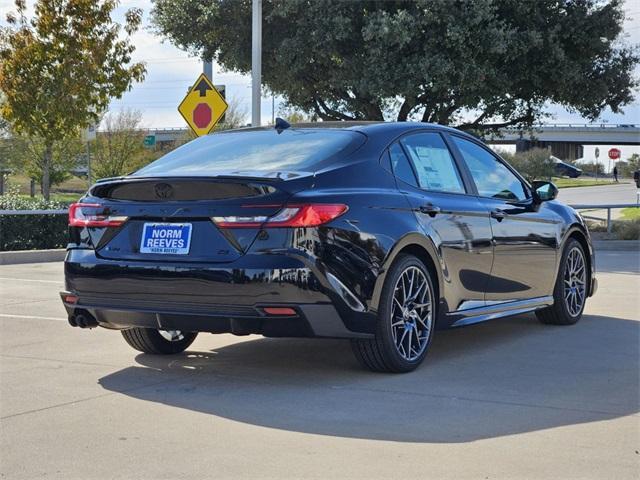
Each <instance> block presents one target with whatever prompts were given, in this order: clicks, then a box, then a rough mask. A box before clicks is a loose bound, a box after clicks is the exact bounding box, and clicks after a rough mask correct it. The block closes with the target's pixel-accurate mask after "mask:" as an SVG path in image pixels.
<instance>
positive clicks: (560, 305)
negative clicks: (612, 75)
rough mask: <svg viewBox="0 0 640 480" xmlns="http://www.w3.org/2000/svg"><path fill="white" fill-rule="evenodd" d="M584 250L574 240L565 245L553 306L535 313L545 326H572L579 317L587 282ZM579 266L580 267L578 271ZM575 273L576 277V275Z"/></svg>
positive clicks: (581, 311)
mask: <svg viewBox="0 0 640 480" xmlns="http://www.w3.org/2000/svg"><path fill="white" fill-rule="evenodd" d="M586 258H587V257H586V254H585V251H584V248H582V245H581V244H580V242H578V241H577V240H575V239H573V238H571V239H569V241H568V242H567V245H566V246H565V248H564V250H563V252H562V258H561V259H560V268H559V271H558V276H557V278H556V284H555V287H554V290H553V305H551V306H549V307H546V308H544V309H542V310H538V311H536V316H537V317H538V320H540V321H541V322H542V323H545V324H548V325H573V324H574V323H576V322H577V321H578V320H580V318H581V317H582V313H583V312H584V307H585V304H586V301H587V295H588V291H589V283H588V282H589V281H590V278H591V275H590V272H589V265H588V263H587V260H586ZM580 264H581V267H580ZM576 271H577V273H576Z"/></svg>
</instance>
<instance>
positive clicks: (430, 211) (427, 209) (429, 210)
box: [418, 203, 442, 217]
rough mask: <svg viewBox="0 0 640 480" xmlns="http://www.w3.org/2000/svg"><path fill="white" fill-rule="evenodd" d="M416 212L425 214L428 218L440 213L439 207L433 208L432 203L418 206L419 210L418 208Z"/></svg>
mask: <svg viewBox="0 0 640 480" xmlns="http://www.w3.org/2000/svg"><path fill="white" fill-rule="evenodd" d="M418 210H420V213H426V214H427V215H429V216H430V217H435V216H436V215H437V214H438V213H440V212H441V211H442V210H441V209H440V207H437V206H435V205H434V204H433V203H427V204H425V205H420V208H418Z"/></svg>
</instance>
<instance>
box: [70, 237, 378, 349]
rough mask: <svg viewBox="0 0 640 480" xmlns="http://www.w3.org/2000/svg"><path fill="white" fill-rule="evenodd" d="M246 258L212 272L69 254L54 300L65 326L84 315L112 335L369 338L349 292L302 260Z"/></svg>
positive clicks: (366, 320)
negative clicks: (137, 331) (135, 330)
mask: <svg viewBox="0 0 640 480" xmlns="http://www.w3.org/2000/svg"><path fill="white" fill-rule="evenodd" d="M252 257H253V258H243V260H244V261H236V262H233V263H232V264H217V265H214V266H212V265H210V264H194V263H191V264H175V263H167V264H158V263H155V262H154V263H151V262H131V261H114V260H105V259H101V258H99V257H97V256H96V254H95V252H94V251H93V250H88V249H72V250H69V251H68V254H67V258H66V260H65V281H66V292H62V293H61V296H62V300H63V303H64V306H65V308H66V310H67V313H68V315H69V318H70V323H72V324H74V323H75V322H74V318H75V317H76V316H78V315H84V316H87V317H88V318H91V319H92V321H91V322H89V326H95V325H96V324H97V325H100V326H103V327H106V328H114V329H123V328H130V327H145V328H157V329H162V330H174V329H175V330H186V331H202V332H212V333H233V334H236V335H246V334H252V333H256V334H262V335H265V336H274V337H275V336H278V337H332V338H353V337H363V336H364V337H366V336H370V334H371V332H372V331H373V328H374V325H375V316H373V315H372V314H371V313H367V312H365V311H356V310H354V309H353V305H350V303H351V304H353V301H352V299H350V298H349V297H348V295H349V293H348V292H347V293H346V294H345V292H344V291H341V290H342V289H335V288H333V287H332V284H331V280H329V279H328V278H327V277H325V276H324V275H322V274H321V273H319V272H318V271H317V269H315V268H313V266H309V265H307V264H306V263H305V262H304V260H303V259H297V258H292V257H290V256H284V255H283V256H280V255H264V256H256V255H254V256H252ZM249 265H251V267H252V268H249ZM256 267H259V268H256ZM69 295H72V296H73V297H75V298H73V301H72V302H70V301H65V299H66V298H67V297H68V296H69ZM345 296H346V299H345ZM345 300H346V301H345ZM265 307H287V308H291V309H293V310H294V311H295V314H286V315H272V314H269V313H267V312H265V310H264V308H265ZM94 320H95V321H94Z"/></svg>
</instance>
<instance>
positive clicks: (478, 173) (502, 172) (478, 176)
mask: <svg viewBox="0 0 640 480" xmlns="http://www.w3.org/2000/svg"><path fill="white" fill-rule="evenodd" d="M451 138H453V141H454V142H455V144H456V146H457V147H458V149H459V150H460V153H461V154H462V157H463V158H464V161H465V162H466V163H467V166H468V167H469V170H471V176H472V177H473V181H474V182H475V184H476V187H477V188H478V194H479V195H480V196H481V197H491V198H499V199H501V200H508V201H520V200H526V199H527V198H528V195H527V191H526V190H525V187H524V185H523V184H522V182H521V181H520V179H519V178H518V177H516V176H515V175H514V173H513V172H512V171H511V170H509V169H508V168H507V167H506V166H505V165H504V164H503V163H502V162H501V161H500V160H498V159H497V158H496V157H494V156H493V155H492V154H491V153H489V152H488V151H486V150H485V149H484V148H482V147H480V146H478V145H476V144H475V143H473V142H470V141H468V140H465V139H463V138H460V137H456V136H453V135H452V136H451Z"/></svg>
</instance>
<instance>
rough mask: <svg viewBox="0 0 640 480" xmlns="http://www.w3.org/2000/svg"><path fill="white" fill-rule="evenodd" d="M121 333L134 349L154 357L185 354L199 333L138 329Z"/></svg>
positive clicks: (129, 329)
mask: <svg viewBox="0 0 640 480" xmlns="http://www.w3.org/2000/svg"><path fill="white" fill-rule="evenodd" d="M121 333H122V336H123V337H124V339H125V341H126V342H127V343H128V344H129V345H131V346H132V347H133V348H135V349H136V350H139V351H141V352H143V353H151V354H154V355H173V354H175V353H180V352H184V351H185V350H186V349H187V348H189V345H191V344H192V343H193V341H194V340H195V339H196V336H197V335H198V332H182V331H180V330H170V331H165V330H162V331H161V330H154V329H152V328H138V327H134V328H128V329H126V330H121Z"/></svg>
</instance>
